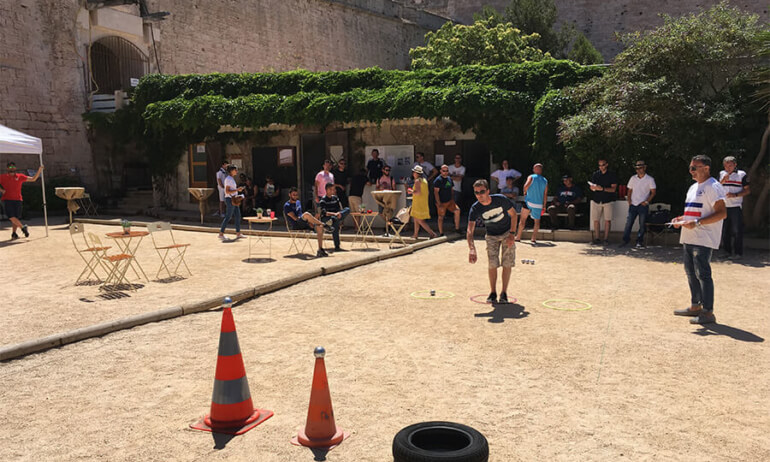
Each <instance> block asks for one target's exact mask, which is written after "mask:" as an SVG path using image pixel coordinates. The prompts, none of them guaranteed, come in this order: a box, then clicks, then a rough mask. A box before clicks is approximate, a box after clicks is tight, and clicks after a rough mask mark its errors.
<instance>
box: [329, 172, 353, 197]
mask: <svg viewBox="0 0 770 462" xmlns="http://www.w3.org/2000/svg"><path fill="white" fill-rule="evenodd" d="M332 173H333V174H334V184H338V185H342V187H343V188H344V187H345V186H347V185H348V179H349V178H350V175H348V171H347V170H340V169H335V170H334V171H332ZM337 192H339V190H338V191H337ZM342 192H345V191H344V190H343V191H342Z"/></svg>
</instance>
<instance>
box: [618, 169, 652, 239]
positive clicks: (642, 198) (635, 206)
mask: <svg viewBox="0 0 770 462" xmlns="http://www.w3.org/2000/svg"><path fill="white" fill-rule="evenodd" d="M634 168H636V175H634V176H632V177H631V178H630V179H629V180H628V194H627V195H626V200H628V217H627V218H626V229H625V231H623V243H622V244H620V246H621V247H625V246H627V245H628V243H629V242H630V241H631V228H632V227H633V226H634V221H635V220H636V217H637V216H638V217H639V231H638V232H637V233H636V248H637V249H643V248H644V231H645V228H646V226H645V225H646V223H647V213H648V212H649V211H650V202H652V198H653V197H655V188H656V186H655V179H654V178H653V177H651V176H650V175H648V174H647V164H645V163H644V161H643V160H637V161H636V166H635V167H634Z"/></svg>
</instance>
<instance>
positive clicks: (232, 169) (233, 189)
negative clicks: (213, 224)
mask: <svg viewBox="0 0 770 462" xmlns="http://www.w3.org/2000/svg"><path fill="white" fill-rule="evenodd" d="M237 174H238V167H236V166H235V165H228V166H227V177H226V178H225V181H224V182H223V183H224V185H225V205H226V206H227V213H225V217H224V219H222V224H221V225H220V226H219V239H220V240H225V228H227V223H228V222H229V221H230V218H232V217H233V216H234V217H235V238H236V239H241V238H242V237H244V236H243V234H241V208H240V207H239V206H237V205H233V198H234V197H235V196H237V195H238V194H239V193H240V192H241V191H243V187H242V186H238V185H237V184H236V183H235V176H236V175H237Z"/></svg>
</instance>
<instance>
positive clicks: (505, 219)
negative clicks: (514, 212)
mask: <svg viewBox="0 0 770 462" xmlns="http://www.w3.org/2000/svg"><path fill="white" fill-rule="evenodd" d="M489 197H491V198H492V202H490V203H489V205H483V204H482V203H481V202H479V201H476V203H475V204H473V205H472V206H471V210H470V212H468V221H469V222H471V221H476V219H477V218H481V219H482V220H483V221H484V226H485V227H486V228H487V234H489V235H490V236H499V235H501V234H505V233H507V232H508V231H510V230H511V216H510V215H508V210H510V209H511V208H512V207H513V204H512V203H511V201H510V200H509V199H508V198H507V197H505V196H503V195H502V194H492V195H491V196H489Z"/></svg>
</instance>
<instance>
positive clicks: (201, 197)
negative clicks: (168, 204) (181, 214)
mask: <svg viewBox="0 0 770 462" xmlns="http://www.w3.org/2000/svg"><path fill="white" fill-rule="evenodd" d="M187 190H188V191H189V192H190V194H192V196H193V197H194V198H196V199H197V200H198V210H200V212H201V224H203V217H204V215H206V199H208V198H209V196H211V195H212V194H214V189H213V188H187Z"/></svg>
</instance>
